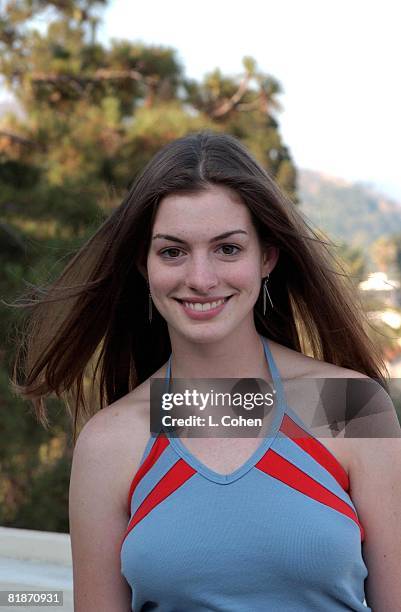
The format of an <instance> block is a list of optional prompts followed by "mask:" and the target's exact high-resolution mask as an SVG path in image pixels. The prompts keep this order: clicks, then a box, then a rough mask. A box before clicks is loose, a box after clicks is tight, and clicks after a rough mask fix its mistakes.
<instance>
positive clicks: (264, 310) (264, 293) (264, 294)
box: [263, 274, 273, 316]
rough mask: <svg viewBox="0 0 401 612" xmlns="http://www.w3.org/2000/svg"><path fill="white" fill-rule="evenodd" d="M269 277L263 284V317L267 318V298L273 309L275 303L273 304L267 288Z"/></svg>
mask: <svg viewBox="0 0 401 612" xmlns="http://www.w3.org/2000/svg"><path fill="white" fill-rule="evenodd" d="M269 276H270V275H269V274H268V275H267V276H266V278H265V280H264V282H263V316H265V314H266V297H268V298H269V302H270V305H271V307H272V308H273V302H272V299H271V297H270V293H269V290H268V288H267V283H268V280H269Z"/></svg>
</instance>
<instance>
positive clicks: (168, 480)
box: [123, 459, 196, 542]
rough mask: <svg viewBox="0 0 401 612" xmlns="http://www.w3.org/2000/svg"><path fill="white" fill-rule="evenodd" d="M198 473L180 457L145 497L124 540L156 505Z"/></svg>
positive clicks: (129, 525)
mask: <svg viewBox="0 0 401 612" xmlns="http://www.w3.org/2000/svg"><path fill="white" fill-rule="evenodd" d="M194 474H196V470H194V469H193V468H192V467H191V466H190V465H188V463H186V462H185V461H184V459H179V460H178V461H177V462H176V463H175V464H174V465H173V466H172V467H171V468H170V469H169V471H168V472H166V474H165V475H164V476H163V478H161V479H160V480H159V482H158V483H157V485H156V486H155V487H154V488H153V489H152V490H151V491H150V493H149V494H148V495H147V496H146V497H145V499H144V500H143V502H142V503H141V505H140V506H139V508H138V510H137V511H136V512H135V514H134V516H133V517H132V519H131V520H130V522H129V524H128V527H127V530H126V532H125V534H124V537H123V542H124V540H125V538H126V537H127V535H128V534H129V532H130V531H131V529H133V528H134V527H135V525H137V524H138V523H139V521H141V520H142V519H143V518H144V517H145V516H146V515H147V514H149V512H150V511H151V510H153V508H155V506H157V505H158V504H160V503H161V502H162V501H164V500H165V499H166V498H167V497H168V496H169V495H171V494H172V493H174V491H176V490H177V489H178V488H179V487H180V486H181V485H183V484H184V482H186V481H187V480H188V478H191V476H193V475H194Z"/></svg>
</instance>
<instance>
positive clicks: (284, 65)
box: [2, 0, 401, 202]
mask: <svg viewBox="0 0 401 612" xmlns="http://www.w3.org/2000/svg"><path fill="white" fill-rule="evenodd" d="M400 12H401V7H400V4H399V1H398V0H380V1H378V0H246V2H244V1H243V0H242V1H239V0H192V1H190V2H188V1H187V2H184V0H147V1H145V0H141V1H140V2H138V1H136V0H109V3H108V7H107V8H106V9H105V10H103V11H102V12H101V13H100V16H101V19H102V25H101V27H100V28H99V31H98V36H99V38H100V40H101V42H103V43H106V44H107V43H108V42H109V41H110V40H111V39H112V38H117V39H122V38H125V39H128V40H131V41H141V42H144V43H148V44H156V45H166V46H170V47H173V48H174V49H176V50H177V56H178V58H179V59H180V61H181V63H182V65H183V67H184V71H185V73H186V75H187V76H189V77H192V78H195V79H201V78H202V77H203V76H204V75H205V74H206V73H208V72H211V71H212V70H214V69H215V68H217V67H219V68H220V69H221V70H222V72H223V73H224V74H228V75H233V76H236V75H238V76H239V75H241V73H242V58H243V57H244V56H252V57H253V58H254V59H255V60H256V62H257V64H258V67H259V69H260V70H261V71H263V72H265V73H267V74H270V75H271V76H273V77H274V78H275V79H277V80H278V81H279V82H280V84H281V87H282V90H283V93H282V94H281V95H280V96H279V97H278V101H279V102H280V104H281V107H282V111H281V112H279V113H277V114H276V118H277V119H278V121H279V124H280V130H281V134H282V136H283V140H284V142H285V144H286V145H287V146H288V147H289V149H290V151H291V154H292V157H293V159H294V161H295V164H296V165H297V166H298V167H299V168H307V169H311V170H317V171H319V172H322V173H324V174H326V175H328V176H334V177H338V178H342V179H345V180H348V181H361V182H364V183H368V184H370V185H372V186H373V187H377V188H378V189H379V190H381V191H383V193H385V194H386V195H388V196H390V197H392V198H394V199H396V200H399V201H400V202H401V162H400V158H401V153H400V143H401V118H400V109H401V76H400V75H401V67H400V63H401V62H400V60H401V37H400V35H399V24H400V18H399V14H400ZM2 97H4V94H3V96H2Z"/></svg>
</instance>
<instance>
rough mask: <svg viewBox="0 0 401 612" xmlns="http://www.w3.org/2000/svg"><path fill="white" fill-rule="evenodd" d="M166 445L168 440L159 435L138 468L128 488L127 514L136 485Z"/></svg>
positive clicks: (129, 512)
mask: <svg viewBox="0 0 401 612" xmlns="http://www.w3.org/2000/svg"><path fill="white" fill-rule="evenodd" d="M168 445H169V440H168V438H167V437H166V435H165V434H164V433H160V434H159V435H158V437H157V439H156V441H155V442H154V444H153V446H152V449H151V451H150V453H149V454H148V456H147V457H146V459H145V460H144V462H143V463H142V465H141V466H140V468H139V470H138V471H137V473H136V474H135V476H134V478H133V479H132V482H131V486H130V488H129V493H128V514H131V499H132V496H133V494H134V491H135V489H136V487H137V485H138V483H139V482H140V481H141V480H142V478H143V477H144V476H145V474H146V473H147V472H149V470H150V468H151V467H152V465H154V464H155V463H156V461H157V460H158V458H159V457H160V455H161V454H162V452H163V451H164V449H165V448H166V446H168Z"/></svg>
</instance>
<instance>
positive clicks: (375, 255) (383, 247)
mask: <svg viewBox="0 0 401 612" xmlns="http://www.w3.org/2000/svg"><path fill="white" fill-rule="evenodd" d="M370 252H371V256H372V259H373V262H374V263H375V265H376V266H377V270H378V271H379V272H386V273H387V274H390V273H391V272H393V270H394V266H395V263H396V256H397V252H396V243H395V240H394V238H392V237H387V236H381V237H380V238H378V239H377V240H375V242H374V243H373V244H372V247H371V249H370Z"/></svg>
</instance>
